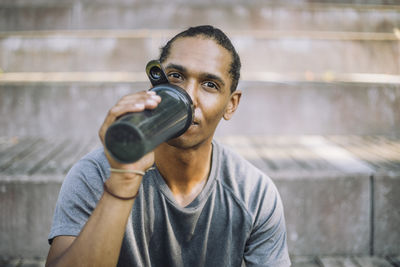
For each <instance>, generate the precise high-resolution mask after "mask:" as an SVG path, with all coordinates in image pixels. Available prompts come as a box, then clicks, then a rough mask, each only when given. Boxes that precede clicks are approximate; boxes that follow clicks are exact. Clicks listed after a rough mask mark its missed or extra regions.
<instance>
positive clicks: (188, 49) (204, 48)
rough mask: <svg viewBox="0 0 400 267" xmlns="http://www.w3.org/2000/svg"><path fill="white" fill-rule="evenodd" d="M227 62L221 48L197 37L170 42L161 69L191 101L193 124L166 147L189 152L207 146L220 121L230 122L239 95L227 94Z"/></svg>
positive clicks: (229, 78) (228, 80)
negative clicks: (202, 145) (170, 146)
mask: <svg viewBox="0 0 400 267" xmlns="http://www.w3.org/2000/svg"><path fill="white" fill-rule="evenodd" d="M231 61H232V57H231V55H230V53H229V52H228V51H227V50H226V49H225V48H223V47H222V46H220V45H218V44H217V43H216V42H215V41H213V40H210V39H205V38H203V37H201V36H197V37H184V38H179V39H177V40H175V41H174V42H173V44H172V46H171V48H170V53H169V56H168V58H167V59H166V60H165V62H163V67H164V69H165V72H166V74H167V76H168V79H169V81H170V82H171V83H172V84H175V85H178V86H180V87H181V88H183V89H184V90H185V91H186V92H187V93H188V94H189V95H190V97H191V98H192V100H193V104H194V124H192V125H191V126H190V127H189V129H188V130H187V131H186V132H185V133H184V134H183V135H181V136H180V137H178V138H175V139H172V140H170V141H169V142H168V144H170V145H173V146H177V147H181V148H191V147H196V146H198V145H201V144H203V143H204V142H207V141H209V142H211V140H212V137H213V135H214V132H215V129H216V127H217V125H218V123H219V121H220V120H221V118H222V117H225V118H226V119H229V118H230V116H231V113H233V112H234V109H236V107H234V109H233V111H232V101H234V100H233V99H232V98H240V92H235V93H234V94H231V91H230V88H231V77H230V75H229V68H230V64H231ZM237 95H239V96H237ZM234 102H235V101H234ZM238 102H239V101H238V100H237V101H236V105H237V103H238ZM234 105H235V104H234Z"/></svg>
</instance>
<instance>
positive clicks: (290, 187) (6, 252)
mask: <svg viewBox="0 0 400 267" xmlns="http://www.w3.org/2000/svg"><path fill="white" fill-rule="evenodd" d="M218 140H219V141H220V142H222V143H224V144H226V145H228V146H230V147H231V148H232V149H233V150H235V151H237V152H238V153H239V154H241V155H242V156H243V157H245V158H246V159H248V160H249V161H250V162H252V163H253V164H254V165H255V166H257V167H259V168H260V169H262V170H263V171H265V172H266V173H267V174H268V175H269V176H271V177H272V179H273V180H274V181H275V183H276V185H277V187H278V189H279V191H280V194H281V197H282V201H283V203H284V206H285V215H286V224H287V229H288V244H289V251H290V253H291V255H293V256H313V257H315V256H323V257H321V258H320V259H319V260H315V259H314V258H313V257H309V258H308V260H304V258H303V260H302V261H299V265H295V266H339V265H334V264H340V263H343V264H344V263H346V262H347V263H348V262H349V259H348V258H349V257H350V258H351V257H352V255H359V256H360V257H361V256H362V257H361V258H357V260H354V259H353V260H351V261H356V262H358V264H360V265H359V266H375V265H368V264H370V263H368V262H369V261H368V257H367V259H364V257H365V256H368V255H375V256H378V257H386V256H396V255H400V246H399V240H400V233H399V231H398V225H399V223H400V214H399V213H398V212H396V211H397V210H398V207H399V204H400V203H399V200H400V198H399V194H398V192H399V190H400V150H399V149H398V148H399V147H400V139H399V137H389V136H354V135H353V136H349V135H346V136H344V135H340V136H311V135H301V136H271V135H269V136H266V135H262V136H240V135H234V136H221V137H218ZM98 145H99V142H98V141H97V136H96V135H94V136H93V137H92V138H86V139H65V138H57V139H54V138H53V139H51V138H16V137H14V138H11V137H1V138H0V200H1V201H0V214H2V216H1V217H0V240H2V242H1V243H0V256H1V257H0V258H5V259H10V258H20V257H22V258H27V259H29V258H34V257H39V258H44V257H46V255H47V251H48V244H47V234H48V231H49V229H50V225H51V220H52V215H53V210H54V206H55V202H56V199H57V194H58V191H59V188H60V186H61V183H62V180H63V177H64V175H65V173H66V172H67V170H68V169H69V168H70V167H71V166H72V164H73V163H74V162H76V161H77V160H78V159H79V158H80V157H81V156H82V155H83V154H85V153H86V152H88V151H90V150H92V149H93V148H94V147H97V146H98ZM337 255H342V256H343V258H341V259H335V261H333V260H332V259H330V258H329V257H331V256H337ZM298 259H300V260H301V259H302V258H301V257H300V258H298ZM393 259H396V258H395V257H394V258H393ZM362 260H365V261H364V262H365V264H361V262H362ZM371 262H372V261H371ZM373 262H379V261H373ZM393 262H394V261H393ZM397 262H398V258H397ZM367 263H368V264H367ZM301 264H303V265H301ZM305 264H310V265H305ZM315 264H317V265H315ZM318 264H319V265H318ZM323 264H325V265H323ZM329 264H330V265H329ZM371 264H372V263H371ZM341 266H352V265H341ZM355 266H358V265H355ZM379 266H385V265H379Z"/></svg>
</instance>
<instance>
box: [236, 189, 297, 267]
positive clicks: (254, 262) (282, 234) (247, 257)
mask: <svg viewBox="0 0 400 267" xmlns="http://www.w3.org/2000/svg"><path fill="white" fill-rule="evenodd" d="M258 190H261V191H264V192H263V193H260V194H258V196H259V197H258V198H257V199H256V200H255V201H254V205H255V206H256V207H257V208H255V209H254V211H255V213H254V222H253V229H252V232H251V235H250V237H249V239H248V240H247V242H246V247H245V252H244V262H245V266H247V267H249V266H254V267H255V266H274V267H280V266H282V267H283V266H285V267H286V266H290V265H291V263H290V258H289V253H288V248H287V242H286V226H285V217H284V212H283V205H282V201H281V198H280V196H279V193H278V191H277V189H276V187H275V185H274V184H273V183H272V181H271V182H270V183H269V184H268V185H267V186H265V190H262V188H258Z"/></svg>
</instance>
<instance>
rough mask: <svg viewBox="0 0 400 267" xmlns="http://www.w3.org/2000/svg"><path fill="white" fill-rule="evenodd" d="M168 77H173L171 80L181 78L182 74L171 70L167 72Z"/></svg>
mask: <svg viewBox="0 0 400 267" xmlns="http://www.w3.org/2000/svg"><path fill="white" fill-rule="evenodd" d="M168 78H170V79H173V80H182V76H181V75H180V74H179V73H176V72H172V73H170V74H168Z"/></svg>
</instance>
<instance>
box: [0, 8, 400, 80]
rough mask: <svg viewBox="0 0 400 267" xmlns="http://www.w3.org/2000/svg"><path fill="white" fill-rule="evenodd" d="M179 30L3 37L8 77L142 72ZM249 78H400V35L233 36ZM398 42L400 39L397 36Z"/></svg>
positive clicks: (1, 64)
mask: <svg viewBox="0 0 400 267" xmlns="http://www.w3.org/2000/svg"><path fill="white" fill-rule="evenodd" d="M399 10H400V9H399ZM399 14H400V12H399ZM177 32H178V30H177V29H175V30H129V31H128V30H127V31H105V30H97V31H62V32H54V31H50V32H40V31H36V32H23V33H19V32H12V33H2V34H0V69H2V71H3V72H49V71H53V72H54V71H56V72H65V71H67V72H68V71H69V72H71V71H72V72H79V71H143V69H144V66H145V62H147V61H148V60H150V59H154V58H157V57H158V56H159V49H160V47H161V46H162V45H164V44H165V42H166V41H167V40H168V39H169V38H170V37H172V36H173V35H174V34H175V33H177ZM227 33H228V35H229V36H231V37H232V41H233V43H234V44H235V46H236V48H237V50H238V53H239V55H240V56H241V59H242V65H243V71H244V72H251V73H252V72H278V73H283V74H290V73H293V72H294V73H296V72H300V73H305V72H317V73H324V72H328V71H330V72H338V73H383V74H399V73H400V54H399V53H400V52H399V49H398V40H399V39H400V31H396V33H395V32H393V31H392V32H389V33H377V32H369V33H366V32H351V33H349V32H343V31H337V32H320V31H275V30H272V31H271V30H269V31H265V30H263V31H256V30H247V31H239V30H232V31H228V32H227ZM396 34H397V35H398V36H397V35H396Z"/></svg>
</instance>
